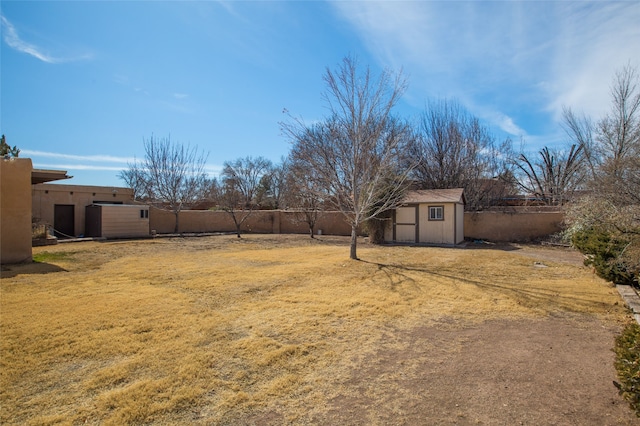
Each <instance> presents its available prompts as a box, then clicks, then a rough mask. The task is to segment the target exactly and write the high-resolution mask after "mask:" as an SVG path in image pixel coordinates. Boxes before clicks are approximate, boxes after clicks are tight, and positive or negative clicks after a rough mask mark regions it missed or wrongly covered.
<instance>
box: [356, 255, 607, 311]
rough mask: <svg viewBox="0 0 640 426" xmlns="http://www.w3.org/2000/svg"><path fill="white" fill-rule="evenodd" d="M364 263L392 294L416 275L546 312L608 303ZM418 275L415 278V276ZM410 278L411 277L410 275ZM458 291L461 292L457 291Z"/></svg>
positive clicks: (500, 281) (494, 280)
mask: <svg viewBox="0 0 640 426" xmlns="http://www.w3.org/2000/svg"><path fill="white" fill-rule="evenodd" d="M361 261H362V262H364V263H368V264H370V265H375V266H377V268H378V271H379V272H381V273H383V274H384V275H385V276H386V280H387V281H388V283H389V285H390V288H391V290H392V291H398V290H399V288H400V286H401V285H403V284H411V285H412V286H414V287H415V286H419V285H420V284H419V282H421V281H422V279H421V278H420V276H423V277H424V279H425V280H424V282H428V280H429V279H430V278H431V279H447V280H452V281H454V282H458V283H462V284H470V285H473V286H475V287H478V288H480V289H483V290H485V291H486V292H487V293H488V294H493V295H496V296H497V295H502V296H505V297H508V298H510V299H513V300H516V302H517V303H518V304H519V305H522V306H525V307H529V308H532V309H542V310H544V311H547V312H552V311H557V310H561V311H567V312H585V311H592V310H605V311H606V310H607V307H608V304H607V303H605V302H600V301H597V297H596V295H595V294H589V293H583V296H584V297H581V296H579V295H576V294H567V293H565V294H561V293H559V292H556V291H553V289H552V288H551V287H549V288H544V287H537V286H531V285H529V286H527V285H526V283H524V282H521V283H520V285H519V284H518V283H517V281H515V279H512V278H509V279H505V278H504V277H487V279H485V280H482V279H480V278H475V277H470V276H469V275H465V274H463V273H460V274H459V275H457V274H455V273H444V272H440V271H437V270H435V269H430V268H429V267H426V266H424V267H422V266H421V267H418V266H408V265H402V264H392V263H389V264H385V263H378V262H370V261H366V260H361ZM416 274H418V277H416ZM411 275H413V276H411ZM461 291H462V290H461Z"/></svg>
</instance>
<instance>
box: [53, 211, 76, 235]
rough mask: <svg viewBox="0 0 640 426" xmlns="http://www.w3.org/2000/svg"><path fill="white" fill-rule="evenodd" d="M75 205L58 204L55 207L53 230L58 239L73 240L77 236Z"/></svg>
mask: <svg viewBox="0 0 640 426" xmlns="http://www.w3.org/2000/svg"><path fill="white" fill-rule="evenodd" d="M74 209H75V206H74V205H73V204H56V205H54V206H53V229H54V230H55V232H54V235H55V236H56V237H58V238H73V237H74V236H75V229H74V225H73V224H74V216H73V211H74Z"/></svg>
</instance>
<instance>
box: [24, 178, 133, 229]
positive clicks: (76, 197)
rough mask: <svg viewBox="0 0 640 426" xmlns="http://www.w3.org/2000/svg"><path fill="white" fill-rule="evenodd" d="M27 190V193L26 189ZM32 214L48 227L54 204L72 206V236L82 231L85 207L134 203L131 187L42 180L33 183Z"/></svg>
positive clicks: (51, 218)
mask: <svg viewBox="0 0 640 426" xmlns="http://www.w3.org/2000/svg"><path fill="white" fill-rule="evenodd" d="M27 193H28V192H27ZM31 194H32V197H31V198H32V202H33V217H34V218H35V219H36V220H37V221H41V222H44V223H46V224H48V225H49V226H53V224H54V206H55V205H56V204H66V205H73V206H75V207H74V232H73V233H74V236H80V235H84V234H85V228H84V226H85V207H86V206H88V205H90V204H94V203H98V202H110V203H124V204H131V203H133V190H132V189H130V188H120V187H112V186H88V185H59V184H47V183H41V184H38V185H33V188H32V191H31Z"/></svg>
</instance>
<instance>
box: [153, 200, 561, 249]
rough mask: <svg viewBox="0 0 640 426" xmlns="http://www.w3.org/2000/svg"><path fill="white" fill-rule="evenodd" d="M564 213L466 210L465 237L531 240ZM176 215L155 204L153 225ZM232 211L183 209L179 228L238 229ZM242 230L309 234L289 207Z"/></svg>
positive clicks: (332, 216)
mask: <svg viewBox="0 0 640 426" xmlns="http://www.w3.org/2000/svg"><path fill="white" fill-rule="evenodd" d="M562 220H563V213H562V212H559V211H553V212H549V211H542V212H540V211H513V212H496V211H488V212H486V211H485V212H477V213H472V212H465V213H464V237H465V238H466V239H482V240H488V241H530V240H533V239H536V238H541V237H545V236H547V235H550V234H554V233H556V232H559V231H560V230H561V224H562ZM174 226H175V216H174V214H173V213H172V212H170V211H167V210H162V209H158V208H155V207H151V208H150V210H149V227H150V229H151V230H152V231H153V230H155V231H156V232H157V233H158V234H171V233H173V231H174ZM315 229H316V233H317V230H322V233H323V234H325V235H345V236H346V235H351V227H350V226H349V225H348V224H347V222H346V221H345V220H344V216H343V215H342V214H341V213H340V212H326V213H324V215H323V216H322V217H321V218H320V219H319V220H318V224H317V225H316V228H315ZM235 230H236V228H235V225H234V224H233V220H232V219H231V217H230V216H229V214H228V213H226V212H224V211H214V210H183V211H182V212H180V229H179V232H181V233H182V232H186V233H192V232H193V233H201V232H235ZM241 230H242V232H252V233H265V234H272V233H273V234H277V233H281V234H305V233H307V232H309V230H308V227H307V224H306V223H304V222H303V223H300V222H297V221H296V217H295V213H294V212H292V211H288V210H257V211H254V212H252V213H251V216H249V218H248V219H247V221H246V222H245V223H244V224H243V225H242V228H241Z"/></svg>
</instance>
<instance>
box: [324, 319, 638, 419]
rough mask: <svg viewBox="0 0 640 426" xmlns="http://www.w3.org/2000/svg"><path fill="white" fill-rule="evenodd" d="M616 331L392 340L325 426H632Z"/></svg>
mask: <svg viewBox="0 0 640 426" xmlns="http://www.w3.org/2000/svg"><path fill="white" fill-rule="evenodd" d="M617 332H618V329H617V328H615V327H614V328H612V327H611V326H607V325H605V324H603V323H601V322H599V321H596V320H592V319H589V318H584V317H577V318H550V319H545V320H532V321H503V320H498V321H489V322H485V323H482V324H476V325H473V326H468V327H463V328H458V327H451V326H450V325H447V324H443V325H442V326H437V327H423V328H416V329H413V330H411V331H408V332H398V331H394V332H389V333H388V335H387V337H388V339H387V340H386V342H385V343H384V344H382V345H381V347H380V350H379V351H378V352H377V353H376V354H375V355H374V356H371V357H369V358H367V359H366V360H365V361H364V362H363V363H362V366H361V367H360V368H358V369H356V370H354V371H353V373H352V377H351V379H350V380H349V381H348V382H346V383H344V386H345V390H344V391H343V392H342V393H341V394H340V395H339V396H338V397H336V398H334V399H333V400H331V401H330V404H329V406H328V407H327V408H328V409H327V411H326V412H325V413H323V414H321V415H319V416H318V417H317V418H316V419H315V420H318V422H319V423H322V424H363V425H364V424H391V425H404V424H407V425H410V424H460V425H464V424H474V425H476V424H485V425H488V424H505V425H507V424H508V425H518V424H521V425H539V424H548V425H576V424H580V425H619V424H622V425H632V424H639V423H640V422H638V419H637V418H636V417H635V415H633V413H632V412H631V411H630V410H629V408H628V406H627V405H626V403H625V402H624V401H622V400H621V399H620V397H619V396H618V394H617V391H616V388H615V387H614V386H613V384H612V380H613V379H614V378H615V370H614V368H613V357H614V355H613V353H612V352H611V347H612V345H613V337H614V335H615V333H617Z"/></svg>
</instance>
